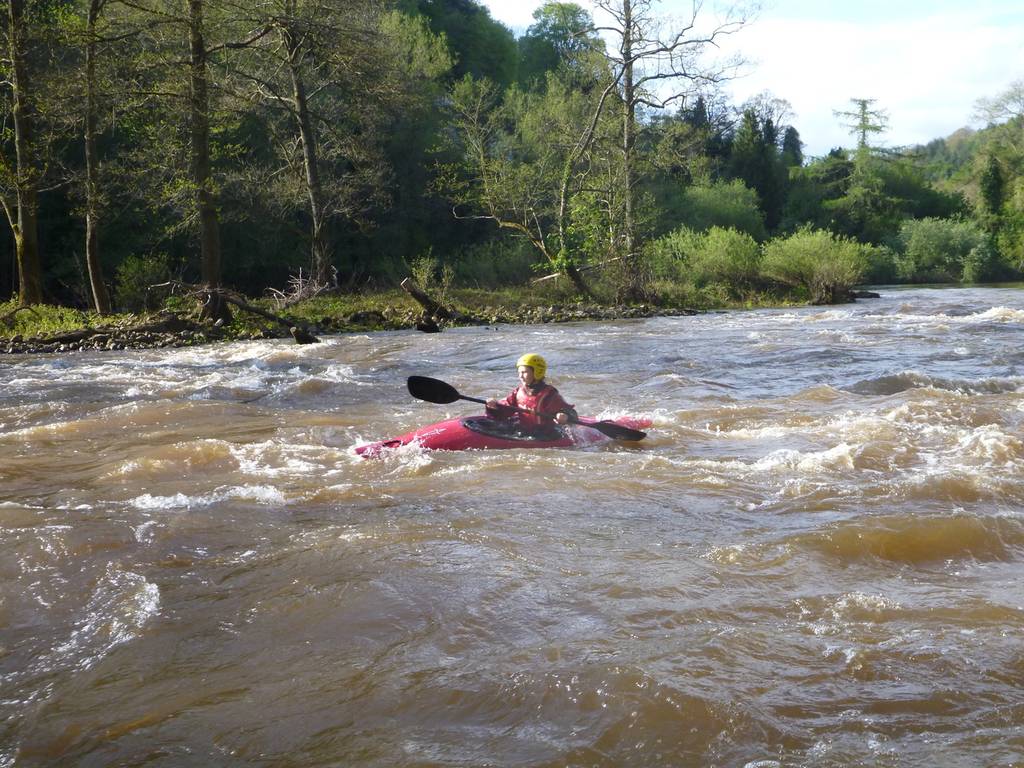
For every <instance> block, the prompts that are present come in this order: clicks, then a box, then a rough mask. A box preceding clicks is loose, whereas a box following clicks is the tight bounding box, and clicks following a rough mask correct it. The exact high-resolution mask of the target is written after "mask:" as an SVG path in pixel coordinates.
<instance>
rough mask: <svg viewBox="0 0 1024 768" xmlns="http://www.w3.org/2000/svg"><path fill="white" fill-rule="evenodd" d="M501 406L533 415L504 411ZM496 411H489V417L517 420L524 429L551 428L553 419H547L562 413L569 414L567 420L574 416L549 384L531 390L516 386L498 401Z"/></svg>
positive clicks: (571, 409) (568, 406)
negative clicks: (526, 411) (523, 409)
mask: <svg viewBox="0 0 1024 768" xmlns="http://www.w3.org/2000/svg"><path fill="white" fill-rule="evenodd" d="M501 406H512V407H513V408H525V409H527V410H530V411H537V414H541V415H537V414H533V413H521V412H517V411H505V409H504V408H502V407H501ZM498 407H499V408H498V410H497V411H489V415H491V416H494V417H496V418H499V419H512V418H514V419H517V420H518V421H519V423H520V424H522V425H523V426H524V427H530V428H536V427H551V426H554V423H555V422H554V419H552V418H547V417H548V416H555V415H557V414H559V413H562V412H563V411H564V412H566V413H568V414H569V418H572V417H573V416H575V415H576V411H575V410H574V409H573V407H572V406H571V405H570V404H569V403H567V402H565V400H564V399H563V397H562V396H561V395H560V394H558V390H557V389H555V388H554V387H552V386H551V385H550V384H541V385H540V386H539V387H536V388H534V389H533V390H528V389H527V388H526V387H524V386H518V387H516V388H515V389H513V390H512V392H511V393H510V394H509V396H508V397H506V398H505V399H504V400H499V401H498Z"/></svg>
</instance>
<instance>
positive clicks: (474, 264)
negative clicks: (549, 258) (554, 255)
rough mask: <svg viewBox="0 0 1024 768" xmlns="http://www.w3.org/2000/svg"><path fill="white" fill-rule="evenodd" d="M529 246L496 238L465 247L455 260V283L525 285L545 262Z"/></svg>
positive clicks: (500, 285)
mask: <svg viewBox="0 0 1024 768" xmlns="http://www.w3.org/2000/svg"><path fill="white" fill-rule="evenodd" d="M543 258H544V257H543V256H541V255H540V254H539V253H538V252H537V250H536V249H535V248H534V247H533V246H531V245H530V244H529V243H527V242H525V241H523V240H519V239H516V238H513V237H494V238H492V239H491V240H486V241H484V242H482V243H479V244H477V245H471V246H468V247H467V248H465V249H464V250H463V251H462V252H461V253H460V254H459V255H458V256H457V257H456V258H455V282H456V283H457V284H459V285H466V286H475V287H478V288H503V287H506V286H510V285H522V284H524V283H526V282H527V281H529V280H530V279H532V278H533V277H534V276H535V275H536V269H535V265H537V264H538V263H541V262H543V265H542V267H541V268H542V269H548V268H549V267H550V265H549V264H548V263H547V262H546V261H543Z"/></svg>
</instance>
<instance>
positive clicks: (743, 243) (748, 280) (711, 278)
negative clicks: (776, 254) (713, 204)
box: [691, 227, 761, 294]
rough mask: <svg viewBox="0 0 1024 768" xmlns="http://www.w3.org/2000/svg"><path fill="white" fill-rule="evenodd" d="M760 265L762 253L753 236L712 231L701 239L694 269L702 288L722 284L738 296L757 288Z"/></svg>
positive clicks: (730, 230)
mask: <svg viewBox="0 0 1024 768" xmlns="http://www.w3.org/2000/svg"><path fill="white" fill-rule="evenodd" d="M760 261H761V249H760V248H759V247H758V245H757V243H756V242H754V238H753V237H751V236H750V235H749V234H747V233H745V232H737V231H736V230H735V229H722V228H721V227H712V228H711V229H709V230H708V231H707V232H706V233H705V234H704V235H703V236H701V238H700V242H699V243H698V247H697V249H696V250H695V252H694V254H693V258H692V263H691V266H692V269H693V273H694V279H695V281H696V283H697V285H698V286H702V285H708V284H720V285H724V286H726V287H727V288H728V289H729V291H730V293H733V294H738V293H739V292H742V291H744V290H748V289H750V288H753V287H754V286H755V285H756V284H757V282H758V280H759V278H760Z"/></svg>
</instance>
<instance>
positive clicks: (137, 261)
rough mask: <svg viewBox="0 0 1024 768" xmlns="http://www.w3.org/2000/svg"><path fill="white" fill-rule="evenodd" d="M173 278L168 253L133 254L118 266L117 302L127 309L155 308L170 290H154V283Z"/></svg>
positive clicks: (116, 278)
mask: <svg viewBox="0 0 1024 768" xmlns="http://www.w3.org/2000/svg"><path fill="white" fill-rule="evenodd" d="M170 279H171V268H170V262H169V259H168V257H167V255H166V254H162V253H158V254H150V255H146V256H129V257H127V258H126V259H125V260H124V261H122V262H121V264H120V266H118V268H117V272H116V275H115V288H114V302H115V304H116V305H117V307H118V308H119V309H120V310H121V311H123V312H139V311H143V310H150V311H151V310H154V309H156V308H157V307H158V306H159V301H160V300H161V299H163V297H164V295H166V292H159V293H157V292H154V291H153V290H152V286H154V285H160V284H161V283H166V282H167V281H168V280H170Z"/></svg>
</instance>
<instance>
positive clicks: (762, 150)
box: [729, 108, 786, 230]
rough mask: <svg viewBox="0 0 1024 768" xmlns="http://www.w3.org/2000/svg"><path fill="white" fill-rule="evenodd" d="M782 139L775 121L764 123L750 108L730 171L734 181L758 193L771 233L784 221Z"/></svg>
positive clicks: (735, 139) (739, 131) (735, 143)
mask: <svg viewBox="0 0 1024 768" xmlns="http://www.w3.org/2000/svg"><path fill="white" fill-rule="evenodd" d="M777 142H778V137H777V135H776V132H775V126H774V123H773V122H772V120H771V118H766V119H765V120H764V122H763V123H762V122H761V121H760V120H759V118H758V116H757V114H756V113H755V111H754V109H753V108H747V109H746V110H745V111H744V113H743V119H742V120H741V121H740V126H739V128H737V130H736V135H735V136H734V137H733V142H732V154H731V156H730V159H729V170H730V173H731V174H732V176H733V177H734V178H737V179H742V180H743V182H744V183H745V184H746V185H747V186H748V187H750V188H751V189H753V190H755V191H756V192H757V194H758V197H759V198H760V201H761V210H763V211H764V215H765V224H766V225H767V226H768V229H770V230H772V229H775V228H776V227H777V226H778V224H779V221H780V220H781V219H782V206H783V203H784V185H785V180H784V174H785V172H786V171H785V168H784V167H783V166H782V163H781V162H780V158H779V151H778V148H777V146H776V145H777Z"/></svg>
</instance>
